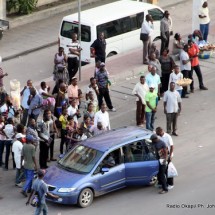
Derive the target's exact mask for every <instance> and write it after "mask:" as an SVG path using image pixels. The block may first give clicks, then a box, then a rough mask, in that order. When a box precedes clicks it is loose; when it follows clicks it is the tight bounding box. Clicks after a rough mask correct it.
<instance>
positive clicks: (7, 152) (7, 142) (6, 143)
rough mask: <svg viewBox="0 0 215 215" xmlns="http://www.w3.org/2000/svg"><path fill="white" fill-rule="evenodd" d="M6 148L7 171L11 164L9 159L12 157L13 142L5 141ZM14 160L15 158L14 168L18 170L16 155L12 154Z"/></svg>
mask: <svg viewBox="0 0 215 215" xmlns="http://www.w3.org/2000/svg"><path fill="white" fill-rule="evenodd" d="M4 144H5V148H6V153H5V169H8V164H9V157H10V152H11V149H12V140H5V142H4ZM12 158H13V168H16V164H15V161H14V153H13V152H12Z"/></svg>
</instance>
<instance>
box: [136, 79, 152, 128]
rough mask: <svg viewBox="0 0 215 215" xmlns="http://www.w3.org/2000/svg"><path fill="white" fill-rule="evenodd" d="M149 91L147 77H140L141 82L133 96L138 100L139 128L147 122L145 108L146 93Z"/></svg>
mask: <svg viewBox="0 0 215 215" xmlns="http://www.w3.org/2000/svg"><path fill="white" fill-rule="evenodd" d="M148 91H149V87H148V85H147V83H146V82H145V76H140V81H139V82H138V83H137V84H136V85H135V87H134V89H133V91H132V94H133V95H135V96H136V97H137V98H136V104H137V109H136V123H137V126H143V124H144V121H145V107H146V101H145V97H146V93H147V92H148Z"/></svg>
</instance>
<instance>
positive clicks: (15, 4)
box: [6, 0, 38, 14]
mask: <svg viewBox="0 0 215 215" xmlns="http://www.w3.org/2000/svg"><path fill="white" fill-rule="evenodd" d="M37 1H38V0H7V5H6V6H7V11H8V12H10V11H11V10H14V11H15V12H17V13H19V14H30V13H32V12H33V11H34V10H35V9H36V6H37Z"/></svg>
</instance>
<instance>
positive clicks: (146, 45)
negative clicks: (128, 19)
mask: <svg viewBox="0 0 215 215" xmlns="http://www.w3.org/2000/svg"><path fill="white" fill-rule="evenodd" d="M152 32H153V19H152V16H151V15H150V14H147V15H146V19H145V20H144V21H143V23H142V27H141V37H140V39H141V40H142V41H143V64H148V59H147V57H148V56H149V51H150V48H151V34H152Z"/></svg>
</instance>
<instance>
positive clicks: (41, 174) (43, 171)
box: [37, 169, 45, 177]
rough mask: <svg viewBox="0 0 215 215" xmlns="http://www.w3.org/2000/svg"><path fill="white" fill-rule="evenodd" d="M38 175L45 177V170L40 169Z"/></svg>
mask: <svg viewBox="0 0 215 215" xmlns="http://www.w3.org/2000/svg"><path fill="white" fill-rule="evenodd" d="M37 175H38V176H39V177H42V176H44V175H45V170H42V169H39V170H38V171H37Z"/></svg>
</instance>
